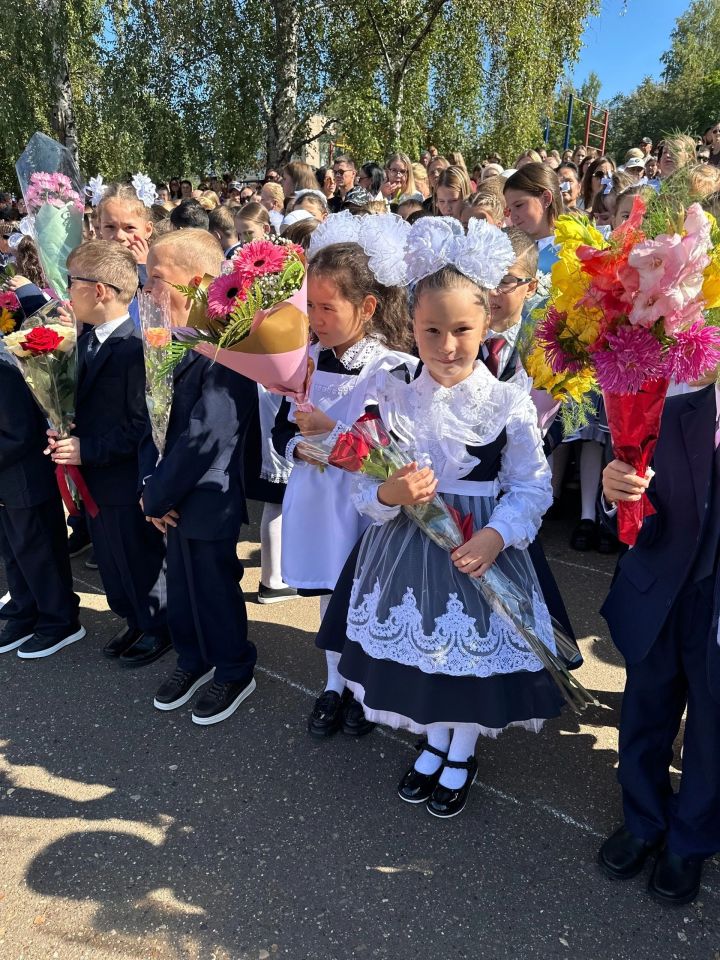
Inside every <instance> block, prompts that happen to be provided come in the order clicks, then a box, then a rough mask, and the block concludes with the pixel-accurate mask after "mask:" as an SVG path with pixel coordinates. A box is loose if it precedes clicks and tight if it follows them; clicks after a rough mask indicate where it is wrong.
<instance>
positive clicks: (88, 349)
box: [85, 330, 100, 366]
mask: <svg viewBox="0 0 720 960" xmlns="http://www.w3.org/2000/svg"><path fill="white" fill-rule="evenodd" d="M99 349H100V341H99V340H98V336H97V334H96V333H95V331H94V330H91V331H90V335H89V336H88V339H87V344H86V346H85V363H86V364H87V365H88V366H90V365H91V364H92V362H93V360H94V359H95V357H96V356H97V352H98V350H99Z"/></svg>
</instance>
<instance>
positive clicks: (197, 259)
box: [152, 227, 224, 279]
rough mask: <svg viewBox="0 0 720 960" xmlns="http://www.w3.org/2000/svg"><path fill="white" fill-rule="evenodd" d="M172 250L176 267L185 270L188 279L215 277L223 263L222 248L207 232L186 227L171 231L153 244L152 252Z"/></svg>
mask: <svg viewBox="0 0 720 960" xmlns="http://www.w3.org/2000/svg"><path fill="white" fill-rule="evenodd" d="M166 247H167V248H169V249H171V250H172V254H173V259H174V260H175V262H176V263H177V265H178V266H180V267H183V268H185V269H187V271H188V279H190V278H192V277H195V276H203V274H206V273H209V274H210V275H211V276H213V277H217V276H218V274H219V273H220V268H221V267H222V263H223V259H224V257H223V248H222V247H221V246H220V241H219V240H217V239H216V238H215V237H214V236H213V235H212V234H211V233H208V231H207V230H199V229H198V228H196V227H188V228H187V229H185V230H173V231H172V233H167V234H165V236H164V237H160V239H159V240H158V241H157V243H154V244H153V247H152V249H153V250H159V249H164V248H166Z"/></svg>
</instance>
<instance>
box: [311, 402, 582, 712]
mask: <svg viewBox="0 0 720 960" xmlns="http://www.w3.org/2000/svg"><path fill="white" fill-rule="evenodd" d="M299 449H300V450H301V451H302V452H303V453H305V454H306V455H307V456H309V457H311V458H312V459H313V460H314V461H315V462H316V463H317V464H321V465H323V466H325V465H327V466H331V467H337V468H339V469H341V470H347V471H349V472H350V473H362V474H364V475H365V476H367V477H371V478H372V479H374V480H377V481H378V483H382V482H383V481H385V480H387V479H388V478H389V477H391V476H392V474H394V473H395V472H396V471H397V470H399V469H400V468H401V467H404V466H407V465H408V464H409V463H412V462H413V459H412V457H410V456H409V455H408V454H407V453H406V452H405V451H404V450H403V449H402V448H401V447H400V445H399V444H398V443H397V441H396V440H395V439H394V438H393V437H392V435H391V434H390V433H389V432H388V430H387V429H386V427H385V425H384V424H383V422H382V420H381V418H380V416H379V415H378V414H377V413H366V414H365V415H364V416H362V417H360V419H359V420H357V421H356V422H355V423H354V424H353V425H352V427H350V429H349V430H346V431H344V432H343V433H341V434H340V435H339V436H338V437H336V438H335V439H332V438H331V435H330V436H326V437H308V438H303V440H302V441H301V443H300V445H299ZM402 509H403V512H404V513H405V514H407V516H408V517H410V519H411V520H412V521H413V522H414V523H415V524H416V525H417V526H418V527H419V528H420V529H421V530H422V532H423V533H424V534H425V535H426V536H427V537H429V538H430V539H431V540H432V541H433V542H434V543H436V544H437V545H438V546H439V547H440V548H441V549H442V550H446V551H447V552H448V553H452V551H453V550H455V549H457V547H460V546H462V544H463V543H464V542H465V541H466V540H469V539H470V537H471V536H472V534H473V528H472V517H470V516H465V517H463V516H461V515H460V514H459V513H458V511H457V510H455V509H454V508H453V507H449V506H448V505H447V504H446V503H445V501H444V500H443V499H442V498H441V497H440V496H438V495H436V496H435V497H434V499H433V500H431V501H430V502H429V503H416V504H413V505H412V506H405V507H403V508H402ZM472 582H473V583H474V584H475V586H476V587H477V589H478V590H479V591H480V593H481V594H482V596H483V598H484V599H485V601H486V602H487V603H488V604H489V605H490V607H491V608H492V609H493V611H494V612H495V613H497V614H498V615H499V616H501V617H503V618H504V619H505V620H507V621H509V623H510V624H511V626H512V627H513V628H514V629H515V630H517V632H518V633H519V634H520V635H521V636H522V637H523V639H524V640H525V641H526V643H527V644H528V647H529V648H530V649H531V650H532V652H533V653H534V654H535V656H536V657H537V658H538V660H540V662H541V663H542V665H543V667H545V669H546V670H547V671H548V673H549V674H550V676H551V677H552V678H553V680H554V681H555V683H556V684H557V686H558V688H559V689H560V692H561V693H562V694H563V696H564V697H565V699H566V701H567V702H568V703H569V704H570V706H571V707H572V709H573V710H574V711H575V712H577V713H579V712H581V711H582V710H583V709H584V708H585V707H587V706H588V705H589V704H593V705H594V706H598V705H599V704H598V701H597V700H596V699H595V697H593V696H592V694H591V693H589V692H588V691H587V690H586V689H585V687H583V685H582V684H581V683H579V682H578V681H577V680H576V679H575V677H574V676H573V675H572V674H571V673H570V671H569V670H568V668H567V666H566V663H565V661H572V660H573V659H574V658H575V657H576V656H577V651H576V649H575V647H574V645H573V644H572V642H571V641H570V639H569V638H568V637H567V636H566V634H565V633H564V632H563V630H562V628H561V627H560V625H559V624H558V623H556V622H555V621H553V633H554V639H555V647H556V650H557V651H558V653H555V652H554V651H553V650H551V649H550V648H549V647H547V646H546V645H545V644H544V643H543V642H542V640H541V639H540V638H539V637H538V635H537V632H536V628H535V617H534V613H533V606H532V601H531V600H530V599H529V598H528V597H525V596H523V594H522V593H521V592H520V590H519V589H518V587H517V586H516V585H515V584H514V583H513V582H512V581H511V580H509V579H508V578H507V577H506V576H505V575H504V574H503V573H501V572H500V571H499V570H498V569H497V567H495V566H493V567H491V568H490V569H489V570H488V571H487V573H485V574H484V576H482V577H481V578H479V579H477V578H472Z"/></svg>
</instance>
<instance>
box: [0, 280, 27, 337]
mask: <svg viewBox="0 0 720 960" xmlns="http://www.w3.org/2000/svg"><path fill="white" fill-rule="evenodd" d="M21 315H22V310H21V309H20V301H19V300H18V298H17V296H16V295H15V294H14V293H13V292H12V290H6V291H5V292H2V291H0V333H1V334H3V336H4V335H5V334H7V333H12V331H13V330H14V329H15V327H16V326H17V323H18V320H19V319H20V317H21Z"/></svg>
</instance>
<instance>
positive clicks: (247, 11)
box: [0, 0, 597, 183]
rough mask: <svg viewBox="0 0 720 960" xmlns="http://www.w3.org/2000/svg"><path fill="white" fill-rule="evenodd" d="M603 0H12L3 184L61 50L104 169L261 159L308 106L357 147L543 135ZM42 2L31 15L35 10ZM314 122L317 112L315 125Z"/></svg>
mask: <svg viewBox="0 0 720 960" xmlns="http://www.w3.org/2000/svg"><path fill="white" fill-rule="evenodd" d="M596 7H597V0H363V2H362V3H357V4H356V3H347V4H345V5H342V6H338V5H330V6H328V5H327V4H324V5H320V4H318V5H315V6H313V5H312V4H308V3H307V2H306V0H304V2H302V3H301V2H300V0H5V3H4V4H3V5H2V9H1V10H0V25H1V26H2V30H1V31H0V98H2V102H3V104H4V106H5V108H6V110H7V111H8V113H9V117H8V122H7V124H6V125H4V127H5V129H3V138H2V140H0V182H6V183H12V179H13V167H14V162H15V159H16V158H17V156H18V155H19V153H20V152H21V150H22V148H23V146H24V144H25V142H26V141H27V139H28V138H29V137H30V136H31V135H32V133H33V132H34V131H35V130H36V129H40V130H44V131H45V132H48V133H52V131H53V114H54V112H55V111H56V106H57V103H58V102H59V91H60V87H61V80H62V77H63V68H64V64H67V67H68V70H69V78H70V87H71V93H72V98H71V100H72V107H73V109H74V117H75V120H76V122H77V139H78V146H79V154H80V164H81V167H82V169H83V170H85V171H86V173H87V174H88V175H92V174H94V173H96V172H98V171H100V172H102V173H103V175H104V176H105V177H106V178H115V177H121V176H123V175H125V174H126V173H127V172H129V171H135V170H143V171H145V172H147V173H149V174H150V175H151V176H153V177H155V178H166V177H169V176H170V175H175V174H184V175H188V174H194V175H195V176H197V175H198V174H199V173H202V172H206V171H209V170H210V169H214V170H216V171H218V172H221V171H222V170H225V169H230V170H238V169H245V170H257V169H258V168H261V167H262V166H263V165H264V164H265V163H268V164H269V165H272V166H276V165H278V164H279V163H282V162H284V161H286V160H287V159H289V158H290V157H291V156H293V155H297V154H298V152H299V151H300V150H301V148H302V146H303V144H304V143H305V142H307V141H308V139H309V138H310V134H309V130H310V119H311V118H312V117H313V116H316V115H320V116H323V117H326V118H327V120H328V123H327V126H326V130H328V131H332V133H333V135H334V136H335V138H336V139H342V140H343V141H345V142H347V143H348V144H349V145H351V147H352V149H353V151H354V152H355V153H356V154H357V156H358V158H361V159H367V158H369V157H374V158H381V157H383V156H384V155H385V154H386V153H387V152H388V151H389V150H390V149H392V148H403V149H406V150H408V151H409V152H411V153H412V154H413V155H416V154H417V153H418V151H419V149H420V148H421V147H422V146H423V145H426V144H429V143H431V142H433V143H436V144H437V146H438V147H439V148H440V149H441V150H450V149H458V148H459V149H462V150H463V151H464V152H466V153H467V154H468V159H469V160H472V159H474V157H475V156H476V155H477V154H478V152H480V151H482V150H485V149H487V148H489V147H491V146H492V147H493V148H494V149H499V150H501V151H503V152H504V153H505V154H506V155H507V156H512V155H513V154H514V153H517V152H519V151H520V150H521V149H522V148H524V147H526V146H527V145H528V144H529V143H533V142H538V141H539V139H540V135H541V123H542V115H543V114H544V112H545V111H546V109H547V108H548V105H549V103H550V102H551V99H552V93H553V89H554V87H555V84H556V82H557V78H558V76H559V75H560V73H561V72H562V70H563V69H564V68H565V67H566V65H567V64H568V63H569V62H572V60H573V59H574V58H575V57H576V55H577V52H578V49H579V43H580V36H581V33H582V29H583V26H584V22H585V19H586V18H587V16H588V15H589V14H590V13H592V12H594V11H595V9H596ZM28 11H29V13H28ZM313 129H315V127H313Z"/></svg>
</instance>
